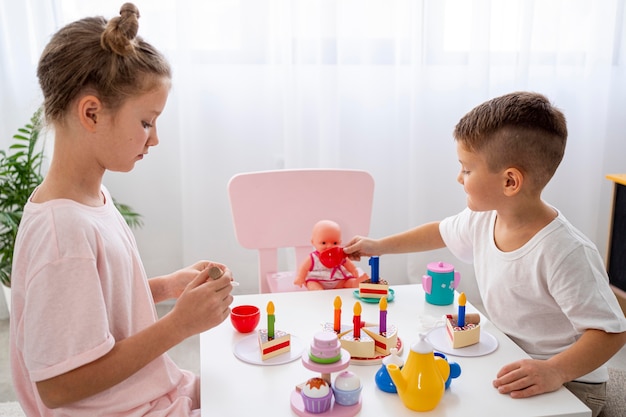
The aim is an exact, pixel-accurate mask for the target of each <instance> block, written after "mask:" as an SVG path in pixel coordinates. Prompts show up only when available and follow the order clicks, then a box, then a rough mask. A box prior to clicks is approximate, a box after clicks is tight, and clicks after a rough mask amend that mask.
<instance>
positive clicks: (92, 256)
mask: <svg viewBox="0 0 626 417" xmlns="http://www.w3.org/2000/svg"><path fill="white" fill-rule="evenodd" d="M102 191H103V194H104V196H105V198H106V204H105V205H104V206H102V207H88V206H84V205H81V204H78V203H76V202H74V201H71V200H54V201H49V202H46V203H43V204H34V203H30V202H29V203H28V204H27V205H26V207H25V209H24V216H23V218H22V221H21V223H20V228H19V233H18V237H17V241H16V245H15V254H14V261H13V270H12V279H11V297H12V301H11V307H12V311H11V321H10V322H11V339H10V347H11V369H12V377H13V384H14V389H15V391H16V393H17V396H18V398H19V401H20V404H21V405H22V408H23V409H24V411H25V412H26V414H27V415H28V416H67V415H71V416H104V415H106V416H157V415H158V416H177V417H178V416H199V415H200V411H199V396H198V395H199V382H198V379H197V377H196V376H195V375H193V374H191V373H190V372H187V371H182V370H180V369H178V367H177V366H176V365H175V364H174V363H173V362H172V360H171V359H170V358H169V357H168V356H167V354H164V355H161V356H160V357H159V358H157V359H155V360H154V361H152V362H150V363H149V364H148V365H147V366H146V367H144V368H143V369H141V370H140V371H138V372H137V373H135V374H134V375H132V376H131V377H129V378H128V379H126V380H125V381H123V382H121V383H119V384H118V385H116V386H114V387H112V388H110V389H108V390H105V391H103V392H101V393H99V394H96V395H93V396H91V397H89V398H86V399H83V400H81V401H78V402H76V403H73V404H71V405H70V406H67V407H62V408H58V409H55V410H50V409H48V408H47V407H46V406H45V405H44V404H43V403H42V402H41V399H40V397H39V394H38V392H37V388H36V385H35V381H42V380H45V379H49V378H52V377H54V376H58V375H61V374H63V373H66V372H68V371H70V370H73V369H75V368H78V367H80V366H82V365H85V364H87V363H90V362H92V361H94V360H96V359H98V358H100V357H101V356H103V355H105V354H106V353H107V352H109V351H110V350H111V349H112V348H113V346H114V344H115V342H116V341H117V340H122V339H124V338H127V337H129V336H131V335H133V334H136V333H137V332H139V331H141V330H142V329H145V328H146V327H148V326H150V325H151V324H153V323H154V322H155V321H156V320H157V319H158V317H157V314H156V310H155V307H154V300H153V298H152V294H151V292H150V288H149V285H148V281H147V278H146V274H145V271H144V269H143V266H142V263H141V259H140V257H139V252H138V250H137V246H136V243H135V239H134V237H133V235H132V233H131V231H130V229H129V228H128V226H127V225H126V223H125V221H124V219H123V218H122V216H121V215H120V214H119V212H118V211H117V209H116V208H115V206H114V205H113V204H112V199H111V196H110V195H109V193H108V191H107V190H106V189H105V188H103V190H102ZM194 409H195V411H192V410H194Z"/></svg>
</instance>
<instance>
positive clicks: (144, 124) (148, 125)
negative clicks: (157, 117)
mask: <svg viewBox="0 0 626 417" xmlns="http://www.w3.org/2000/svg"><path fill="white" fill-rule="evenodd" d="M141 125H142V126H143V128H144V129H150V128H151V127H152V125H151V124H150V123H148V122H141Z"/></svg>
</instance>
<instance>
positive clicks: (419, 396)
mask: <svg viewBox="0 0 626 417" xmlns="http://www.w3.org/2000/svg"><path fill="white" fill-rule="evenodd" d="M424 338H425V336H424V335H420V340H419V341H418V342H416V343H415V344H414V345H413V346H411V351H410V352H409V357H408V358H407V360H406V363H405V364H404V367H403V368H402V370H400V368H399V367H398V365H396V364H393V363H390V364H388V365H387V371H388V372H389V375H390V376H391V379H392V380H393V383H394V384H395V385H396V389H397V390H398V395H399V396H400V399H401V400H402V402H403V403H404V405H405V406H406V407H407V408H409V409H411V410H415V411H430V410H432V409H434V408H435V407H436V406H437V404H439V401H440V400H441V397H443V394H444V392H445V382H446V380H447V379H448V375H449V374H450V365H448V362H447V361H446V360H445V359H443V358H441V357H436V356H435V354H434V352H433V348H432V346H431V345H430V344H429V343H428V342H427V341H426V340H425V339H424Z"/></svg>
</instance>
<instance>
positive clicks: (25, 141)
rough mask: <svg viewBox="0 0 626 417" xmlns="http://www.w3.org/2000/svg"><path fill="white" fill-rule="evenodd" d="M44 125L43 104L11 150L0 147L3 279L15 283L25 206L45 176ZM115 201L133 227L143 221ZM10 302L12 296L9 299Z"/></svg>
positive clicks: (0, 260) (0, 278)
mask: <svg viewBox="0 0 626 417" xmlns="http://www.w3.org/2000/svg"><path fill="white" fill-rule="evenodd" d="M41 129H42V109H41V108H39V109H38V110H37V111H35V113H34V114H33V116H32V117H31V119H30V123H28V124H26V125H25V126H24V127H23V128H20V129H18V133H17V134H15V135H14V136H13V139H14V141H13V143H12V144H11V145H10V146H9V149H8V151H6V150H0V283H1V284H2V285H0V286H2V287H3V288H5V287H6V288H9V287H11V265H12V262H13V245H14V243H15V237H16V236H17V229H18V227H19V224H20V220H21V219H22V209H23V207H24V205H25V204H26V201H27V200H28V197H29V196H30V195H31V194H32V192H33V190H34V189H35V187H37V186H38V185H39V184H40V183H41V181H42V180H43V174H42V167H43V162H44V158H45V156H44V150H43V146H42V144H41V143H39V135H40V133H41ZM113 202H114V203H115V205H116V206H117V208H118V210H119V211H120V213H121V214H122V216H123V217H124V219H125V220H126V222H127V223H128V225H129V226H130V227H140V226H141V225H142V221H141V215H140V214H138V213H136V212H134V211H133V209H132V208H131V207H129V206H128V205H126V204H121V203H118V202H117V201H116V200H115V199H113ZM7 305H9V300H8V299H7Z"/></svg>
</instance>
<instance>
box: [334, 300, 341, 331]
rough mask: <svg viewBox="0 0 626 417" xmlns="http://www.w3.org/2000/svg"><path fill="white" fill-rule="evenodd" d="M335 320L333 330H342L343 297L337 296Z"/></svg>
mask: <svg viewBox="0 0 626 417" xmlns="http://www.w3.org/2000/svg"><path fill="white" fill-rule="evenodd" d="M334 305H335V321H334V323H333V330H334V331H335V333H339V332H341V298H340V297H339V296H337V297H335V302H334Z"/></svg>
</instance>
